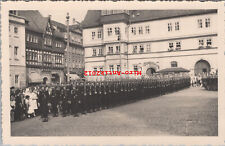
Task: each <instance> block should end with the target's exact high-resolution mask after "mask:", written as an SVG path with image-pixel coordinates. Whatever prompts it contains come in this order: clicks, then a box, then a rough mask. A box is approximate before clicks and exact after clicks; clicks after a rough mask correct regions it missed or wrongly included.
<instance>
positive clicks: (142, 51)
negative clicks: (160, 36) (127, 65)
mask: <svg viewBox="0 0 225 146" xmlns="http://www.w3.org/2000/svg"><path fill="white" fill-rule="evenodd" d="M140 53H144V46H143V45H140Z"/></svg>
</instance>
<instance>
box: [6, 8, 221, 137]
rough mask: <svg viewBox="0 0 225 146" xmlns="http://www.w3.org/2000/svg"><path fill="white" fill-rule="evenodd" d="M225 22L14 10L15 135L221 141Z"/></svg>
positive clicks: (191, 12) (210, 14)
mask: <svg viewBox="0 0 225 146" xmlns="http://www.w3.org/2000/svg"><path fill="white" fill-rule="evenodd" d="M219 22H220V21H219V15H218V9H217V8H203V7H199V8H194V9H188V8H186V9H185V8H183V9H180V8H177V9H176V8H174V9H171V8H170V9H166V8H165V9H157V8H155V9H127V8H123V9H121V8H119V9H116V8H115V7H112V8H111V9H109V8H108V7H107V8H105V9H103V8H100V7H96V9H93V8H90V9H74V10H73V9H68V10H67V9H60V8H59V7H58V8H55V9H52V8H50V9H41V8H40V9H22V10H20V9H19V10H17V9H9V10H8V34H9V35H8V38H7V39H8V43H9V44H8V45H9V46H8V47H7V48H3V49H6V50H8V54H9V55H8V63H9V67H8V70H9V74H8V78H9V79H8V81H9V82H8V89H7V91H9V94H8V95H9V97H4V98H5V99H7V103H9V104H10V105H7V108H8V107H10V110H9V113H7V116H8V120H9V121H8V122H9V128H10V129H8V130H9V136H10V137H12V138H13V137H20V138H21V137H51V136H57V137H67V136H75V137H77V136H78V137H83V136H87V137H93V136H94V137H99V136H106V137H111V136H117V137H120V136H169V137H174V136H185V137H193V136H207V137H211V136H213V137H217V136H218V135H219V134H218V131H219V130H218V127H219V126H218V123H219V120H218V119H219V118H218V116H219V115H218V109H219V108H218V72H219V69H218V68H219V67H218V66H219V65H218V64H219V50H220V49H221V48H220V45H219V40H220V39H219V35H218V33H219V30H220V29H219V28H218V26H219ZM3 81H4V80H3ZM4 106H6V105H3V107H4ZM4 122H7V121H4ZM3 131H4V129H3Z"/></svg>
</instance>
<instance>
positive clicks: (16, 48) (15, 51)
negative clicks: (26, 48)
mask: <svg viewBox="0 0 225 146" xmlns="http://www.w3.org/2000/svg"><path fill="white" fill-rule="evenodd" d="M14 55H15V56H17V55H18V47H17V46H15V47H14Z"/></svg>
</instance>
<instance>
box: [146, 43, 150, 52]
mask: <svg viewBox="0 0 225 146" xmlns="http://www.w3.org/2000/svg"><path fill="white" fill-rule="evenodd" d="M146 47H147V52H151V45H150V44H147V46H146Z"/></svg>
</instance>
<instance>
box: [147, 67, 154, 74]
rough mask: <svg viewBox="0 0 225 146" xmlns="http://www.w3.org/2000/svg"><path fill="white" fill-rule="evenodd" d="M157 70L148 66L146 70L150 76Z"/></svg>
mask: <svg viewBox="0 0 225 146" xmlns="http://www.w3.org/2000/svg"><path fill="white" fill-rule="evenodd" d="M155 72H156V71H155V69H154V68H152V67H151V68H148V69H147V71H146V74H147V75H148V76H151V75H152V74H154V73H155Z"/></svg>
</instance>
